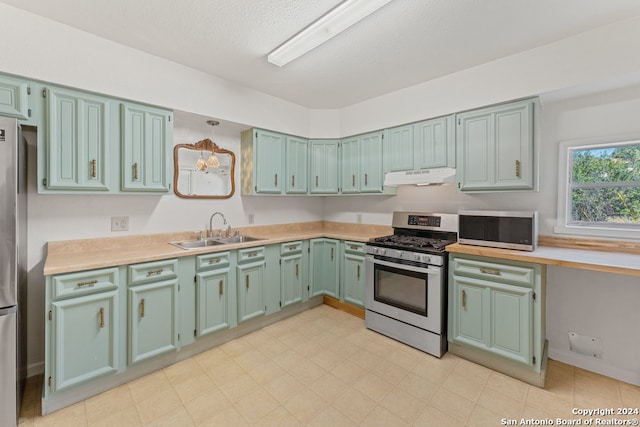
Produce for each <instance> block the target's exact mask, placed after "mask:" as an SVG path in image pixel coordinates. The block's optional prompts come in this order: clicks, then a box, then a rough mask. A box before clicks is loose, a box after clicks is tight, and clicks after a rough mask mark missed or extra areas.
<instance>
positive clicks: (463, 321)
mask: <svg viewBox="0 0 640 427" xmlns="http://www.w3.org/2000/svg"><path fill="white" fill-rule="evenodd" d="M449 286H450V287H451V289H453V293H452V296H453V298H451V299H450V307H451V308H452V313H453V326H454V327H453V329H452V330H451V331H450V334H451V338H452V339H453V341H454V342H458V343H465V344H468V345H472V346H480V347H486V346H488V342H489V338H488V334H489V332H490V328H489V325H488V324H487V321H488V320H489V319H488V318H487V314H488V313H489V307H488V306H486V305H485V304H486V302H485V298H484V290H485V289H486V285H485V284H483V283H480V284H478V283H474V281H473V279H468V278H465V277H458V276H454V279H453V283H451V284H450V285H449Z"/></svg>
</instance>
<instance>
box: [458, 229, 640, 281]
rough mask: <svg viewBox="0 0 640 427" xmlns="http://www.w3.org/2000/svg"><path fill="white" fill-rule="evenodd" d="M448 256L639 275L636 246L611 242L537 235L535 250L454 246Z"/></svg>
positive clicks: (639, 252)
mask: <svg viewBox="0 0 640 427" xmlns="http://www.w3.org/2000/svg"><path fill="white" fill-rule="evenodd" d="M446 249H447V251H448V252H450V253H458V254H467V255H478V256H485V257H490V258H501V259H507V260H512V261H525V262H533V263H536V264H545V265H555V266H559V267H569V268H578V269H582V270H592V271H601V272H605V273H615V274H624V275H628V276H640V244H638V243H634V242H623V241H613V240H587V239H573V238H564V237H552V236H540V238H539V241H538V248H537V249H536V250H535V251H532V252H527V251H516V250H511V249H499V248H488V247H484V246H473V245H465V244H460V243H454V244H451V245H449V246H447V248H446Z"/></svg>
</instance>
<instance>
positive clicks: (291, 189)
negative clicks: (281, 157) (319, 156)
mask: <svg viewBox="0 0 640 427" xmlns="http://www.w3.org/2000/svg"><path fill="white" fill-rule="evenodd" d="M285 151H286V159H285V168H286V174H285V176H284V177H283V178H284V179H285V180H286V182H285V192H286V193H287V194H306V193H307V190H308V188H307V176H308V173H307V165H308V163H309V160H308V158H309V141H308V140H306V139H304V138H298V137H295V136H287V137H286V141H285Z"/></svg>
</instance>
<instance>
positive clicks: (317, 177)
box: [316, 175, 318, 187]
mask: <svg viewBox="0 0 640 427" xmlns="http://www.w3.org/2000/svg"><path fill="white" fill-rule="evenodd" d="M317 186H318V175H316V187H317Z"/></svg>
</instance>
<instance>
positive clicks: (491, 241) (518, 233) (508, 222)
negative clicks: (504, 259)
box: [458, 211, 538, 251]
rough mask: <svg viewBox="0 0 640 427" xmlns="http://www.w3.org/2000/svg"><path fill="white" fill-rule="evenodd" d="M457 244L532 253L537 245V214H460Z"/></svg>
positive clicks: (529, 212)
mask: <svg viewBox="0 0 640 427" xmlns="http://www.w3.org/2000/svg"><path fill="white" fill-rule="evenodd" d="M458 242H459V243H464V244H468V245H479V246H490V247H495V248H505V249H518V250H523V251H533V250H535V248H536V246H537V245H538V212H536V211H527V212H524V211H459V212H458Z"/></svg>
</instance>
